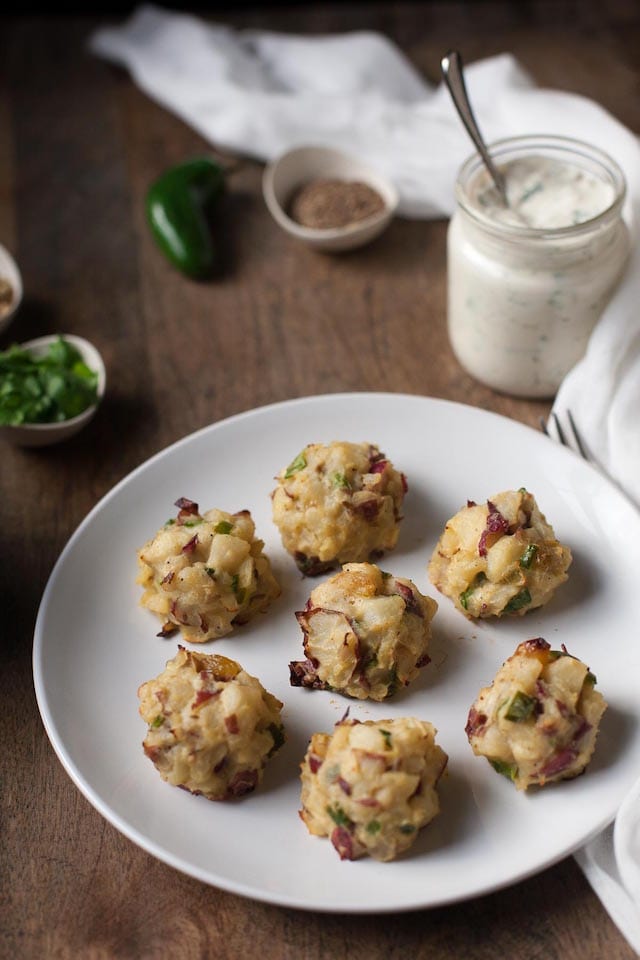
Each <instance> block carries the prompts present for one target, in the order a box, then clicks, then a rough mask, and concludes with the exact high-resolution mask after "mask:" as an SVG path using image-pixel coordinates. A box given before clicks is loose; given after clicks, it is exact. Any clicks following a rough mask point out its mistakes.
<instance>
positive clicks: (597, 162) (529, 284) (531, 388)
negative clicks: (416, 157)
mask: <svg viewBox="0 0 640 960" xmlns="http://www.w3.org/2000/svg"><path fill="white" fill-rule="evenodd" d="M503 144H504V146H500V148H499V149H498V151H497V153H496V154H494V159H496V160H497V161H498V166H499V168H500V169H501V171H502V173H503V174H504V176H505V185H506V191H507V197H508V200H509V207H508V208H507V207H505V205H504V204H503V203H502V201H501V200H500V197H499V195H498V192H497V190H496V188H495V186H494V185H493V183H492V182H491V181H490V179H489V176H488V173H487V172H486V170H485V169H484V166H483V165H482V164H481V163H480V162H477V161H476V158H471V159H470V160H469V161H467V163H466V164H465V165H464V166H463V168H462V170H461V171H460V174H459V177H458V182H457V197H458V209H457V210H456V213H455V214H454V216H453V218H452V220H451V224H450V227H449V234H448V274H449V276H448V285H449V298H448V324H449V337H450V340H451V345H452V347H453V350H454V353H455V354H456V356H457V358H458V360H459V361H460V363H461V364H462V366H463V367H464V368H465V369H466V370H467V371H468V372H469V373H470V374H471V375H472V376H474V377H476V379H478V380H480V381H481V382H482V383H485V384H487V385H488V386H490V387H493V388H494V389H496V390H500V391H502V392H504V393H509V394H513V395H515V396H529V397H550V396H553V394H554V393H555V391H556V390H557V388H558V386H559V385H560V383H561V381H562V379H563V377H564V376H565V374H566V373H567V372H568V371H569V370H570V369H571V367H572V366H573V365H574V364H575V363H576V362H577V361H578V360H579V359H580V357H581V356H582V355H583V354H584V352H585V350H586V346H587V342H588V339H589V336H590V334H591V331H592V329H593V327H594V326H595V324H596V323H597V321H598V319H599V317H600V315H601V313H602V311H603V310H604V308H605V306H606V304H607V302H608V300H609V298H610V296H611V294H612V292H613V290H614V288H615V286H616V284H617V282H618V279H619V277H620V275H621V273H622V270H623V268H624V265H625V263H626V259H627V256H628V250H629V239H628V232H627V229H626V226H625V224H624V222H623V220H622V216H621V205H622V200H623V198H624V192H625V186H624V178H623V175H622V173H621V171H620V170H619V168H618V167H617V166H616V164H615V163H614V162H613V161H612V160H610V158H608V157H606V156H605V155H604V154H602V153H601V152H600V151H599V150H596V149H595V148H591V147H589V146H588V145H585V144H578V143H577V142H575V141H570V140H566V139H564V138H554V137H547V138H534V137H519V138H514V139H512V140H509V141H503Z"/></svg>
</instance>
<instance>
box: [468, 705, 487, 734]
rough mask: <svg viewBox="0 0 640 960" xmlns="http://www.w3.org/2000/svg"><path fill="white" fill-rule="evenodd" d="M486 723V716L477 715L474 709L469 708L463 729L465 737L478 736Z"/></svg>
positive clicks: (482, 714)
mask: <svg viewBox="0 0 640 960" xmlns="http://www.w3.org/2000/svg"><path fill="white" fill-rule="evenodd" d="M486 722H487V716H486V714H484V713H479V712H478V711H477V710H476V708H475V707H471V709H470V710H469V716H468V718H467V725H466V727H465V728H464V732H465V733H466V735H467V737H477V736H480V735H481V734H482V733H483V731H484V726H485V724H486Z"/></svg>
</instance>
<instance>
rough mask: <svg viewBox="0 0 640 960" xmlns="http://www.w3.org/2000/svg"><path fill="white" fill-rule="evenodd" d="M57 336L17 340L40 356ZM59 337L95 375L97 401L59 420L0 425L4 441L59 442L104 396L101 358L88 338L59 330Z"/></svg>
mask: <svg viewBox="0 0 640 960" xmlns="http://www.w3.org/2000/svg"><path fill="white" fill-rule="evenodd" d="M58 336H59V334H54V335H53V336H46V337H38V338H37V339H36V340H28V341H27V342H26V343H21V344H20V346H21V347H23V348H24V349H25V350H28V351H29V353H33V354H34V355H35V356H42V355H43V354H44V353H46V352H47V348H48V346H49V344H50V343H53V341H54V340H57V339H58ZM60 336H62V337H64V339H65V340H67V341H68V342H69V343H71V344H73V346H74V347H75V348H76V350H78V352H79V353H80V355H81V356H82V359H83V360H84V362H85V363H86V365H87V366H88V367H90V368H91V370H95V371H96V373H97V374H98V385H97V393H98V400H97V403H94V404H93V405H92V406H90V407H87V409H86V410H83V411H82V413H79V414H78V416H77V417H72V418H71V420H62V421H60V423H21V424H19V425H16V426H8V425H2V426H0V437H2V439H4V440H9V441H10V442H11V443H14V444H16V446H19V447H45V446H48V445H49V444H52V443H60V441H61V440H68V439H69V437H72V436H73V435H74V434H75V433H78V431H79V430H82V428H83V427H84V426H86V425H87V423H89V421H90V420H91V418H92V417H93V415H94V413H95V412H96V410H97V409H98V404H99V403H100V401H101V400H102V398H103V396H104V391H105V387H106V385H107V374H106V370H105V366H104V362H103V360H102V357H101V356H100V354H99V353H98V351H97V350H96V348H95V347H94V346H93V344H91V343H89V341H88V340H84V339H83V338H82V337H76V336H74V335H73V334H71V333H63V334H60Z"/></svg>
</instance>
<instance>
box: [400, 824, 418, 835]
mask: <svg viewBox="0 0 640 960" xmlns="http://www.w3.org/2000/svg"><path fill="white" fill-rule="evenodd" d="M398 830H399V831H400V833H415V832H416V828H415V827H414V825H413V824H412V823H401V824H400V826H399V827H398Z"/></svg>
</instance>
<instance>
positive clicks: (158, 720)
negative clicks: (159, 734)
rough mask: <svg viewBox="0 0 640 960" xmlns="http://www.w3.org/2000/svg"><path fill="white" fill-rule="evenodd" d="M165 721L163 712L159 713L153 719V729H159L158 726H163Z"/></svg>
mask: <svg viewBox="0 0 640 960" xmlns="http://www.w3.org/2000/svg"><path fill="white" fill-rule="evenodd" d="M163 723H164V717H163V716H162V714H161V713H159V714H158V716H157V717H156V718H155V719H154V720H152V721H151V729H152V730H157V729H158V727H161V726H162V724H163Z"/></svg>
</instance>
